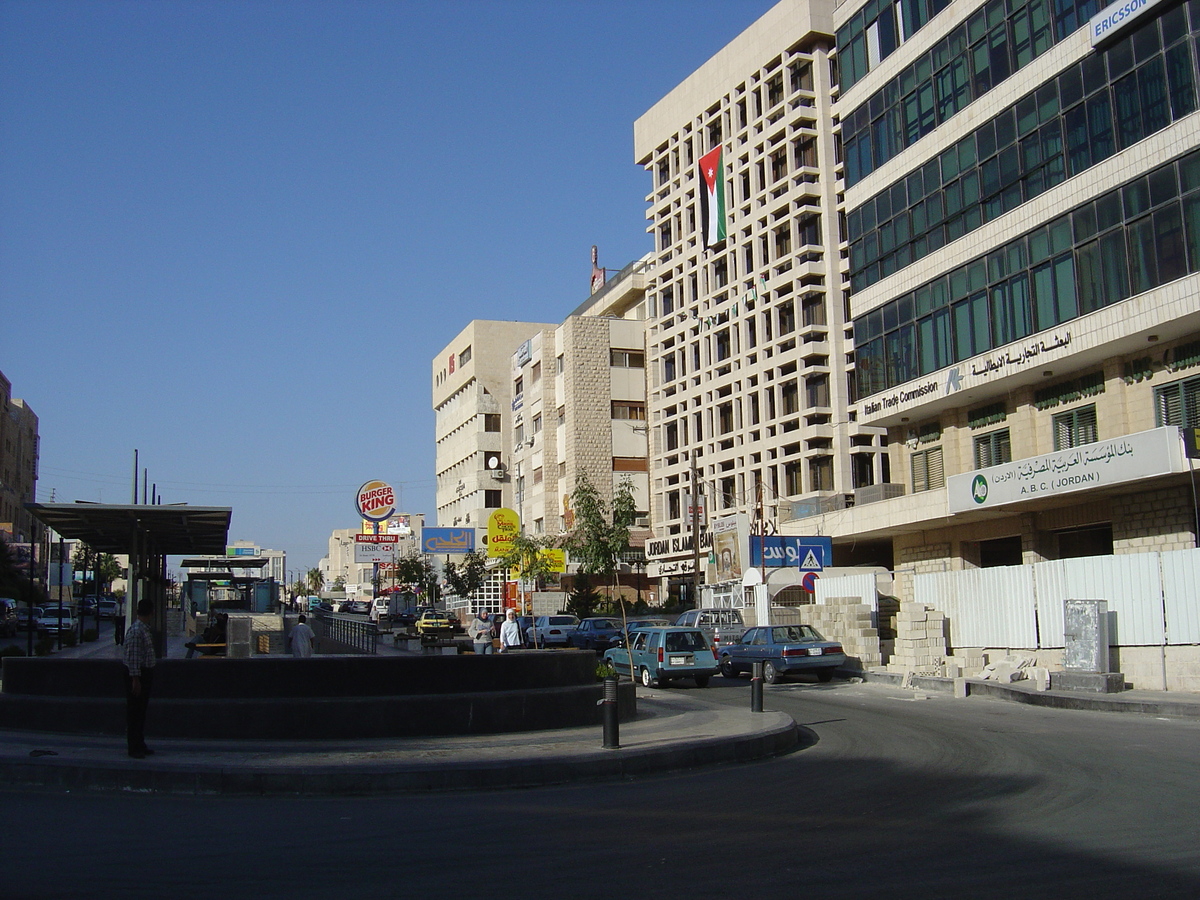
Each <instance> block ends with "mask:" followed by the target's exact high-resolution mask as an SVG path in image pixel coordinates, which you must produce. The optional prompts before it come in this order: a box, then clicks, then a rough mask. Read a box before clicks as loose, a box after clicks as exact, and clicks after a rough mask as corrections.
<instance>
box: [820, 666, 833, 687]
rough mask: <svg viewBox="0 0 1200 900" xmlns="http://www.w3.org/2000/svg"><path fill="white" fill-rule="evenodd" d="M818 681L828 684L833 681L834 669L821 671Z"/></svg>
mask: <svg viewBox="0 0 1200 900" xmlns="http://www.w3.org/2000/svg"><path fill="white" fill-rule="evenodd" d="M817 681H819V682H821V683H822V684H828V683H829V682H831V681H833V669H821V670H819V671H818V672H817Z"/></svg>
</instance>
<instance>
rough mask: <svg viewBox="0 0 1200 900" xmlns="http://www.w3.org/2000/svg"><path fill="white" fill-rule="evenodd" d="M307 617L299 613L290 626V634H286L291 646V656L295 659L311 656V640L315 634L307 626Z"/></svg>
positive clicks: (314, 637)
mask: <svg viewBox="0 0 1200 900" xmlns="http://www.w3.org/2000/svg"><path fill="white" fill-rule="evenodd" d="M307 621H308V620H307V617H306V616H305V615H304V614H303V613H301V615H300V619H299V621H297V622H296V624H295V626H294V627H293V628H292V631H291V634H289V635H288V643H289V644H290V645H291V647H292V656H294V657H296V659H308V658H309V657H310V656H312V652H313V641H314V640H315V639H316V635H315V634H313V630H312V629H311V628H309V627H308V624H307Z"/></svg>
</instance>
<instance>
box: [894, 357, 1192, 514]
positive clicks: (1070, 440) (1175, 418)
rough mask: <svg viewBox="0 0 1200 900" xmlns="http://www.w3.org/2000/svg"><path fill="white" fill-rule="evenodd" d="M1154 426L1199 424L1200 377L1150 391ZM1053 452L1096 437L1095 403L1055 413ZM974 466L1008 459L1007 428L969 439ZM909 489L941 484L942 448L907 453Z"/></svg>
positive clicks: (987, 464)
mask: <svg viewBox="0 0 1200 900" xmlns="http://www.w3.org/2000/svg"><path fill="white" fill-rule="evenodd" d="M1154 409H1155V425H1156V426H1158V427H1162V426H1164V425H1174V426H1176V427H1179V428H1198V427H1200V376H1193V377H1192V378H1185V379H1184V380H1182V381H1176V382H1173V383H1172V384H1166V385H1163V386H1162V387H1159V388H1156V389H1155V391H1154ZM1051 429H1052V430H1053V435H1054V449H1055V451H1059V450H1067V449H1069V448H1071V447H1079V446H1081V445H1083V444H1091V443H1094V442H1095V441H1098V440H1100V434H1099V430H1098V428H1097V425H1096V406H1095V404H1089V405H1087V406H1080V407H1077V408H1075V409H1071V410H1067V411H1066V412H1063V413H1059V414H1058V415H1056V416H1053V417H1052V419H1051ZM972 444H973V446H972V451H973V462H974V467H975V468H976V469H986V468H987V467H989V466H998V465H1002V464H1004V463H1007V462H1012V445H1011V442H1010V439H1009V431H1008V429H1007V428H1001V429H999V430H997V431H991V432H988V433H987V434H981V435H979V436H977V437H976V438H975V439H974V440H973V441H972ZM911 469H912V483H913V492H914V493H915V492H917V491H928V490H934V489H936V488H940V487H944V486H945V473H944V471H943V469H942V448H941V447H929V448H927V449H924V450H920V451H916V452H914V453H913V454H912V456H911Z"/></svg>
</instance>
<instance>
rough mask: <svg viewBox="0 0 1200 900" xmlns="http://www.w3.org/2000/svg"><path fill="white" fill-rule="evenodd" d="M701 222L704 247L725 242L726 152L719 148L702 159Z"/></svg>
mask: <svg viewBox="0 0 1200 900" xmlns="http://www.w3.org/2000/svg"><path fill="white" fill-rule="evenodd" d="M700 178H701V180H703V182H704V189H703V190H701V191H700V221H701V223H702V227H703V229H704V246H705V247H715V246H716V245H717V244H720V243H722V242H723V241H724V240H725V237H726V234H725V151H724V148H722V147H718V148H717V149H716V150H713V151H712V152H711V153H709V154H707V155H706V156H702V157H700Z"/></svg>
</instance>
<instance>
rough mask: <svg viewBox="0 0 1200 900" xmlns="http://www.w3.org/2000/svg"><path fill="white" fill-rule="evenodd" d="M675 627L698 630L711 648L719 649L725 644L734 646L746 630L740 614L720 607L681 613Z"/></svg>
mask: <svg viewBox="0 0 1200 900" xmlns="http://www.w3.org/2000/svg"><path fill="white" fill-rule="evenodd" d="M675 624H676V625H684V626H689V627H692V628H699V629H700V630H701V631H703V632H704V633H705V634H706V635H707V636H708V640H709V643H711V644H712V645H713V647H716V648H720V647H722V646H724V645H725V644H736V643H737V642H738V641H739V640H740V639H741V637H742V633H743V632H744V631H745V630H746V623H745V622H743V621H742V614H741V613H740V612H738V611H737V610H736V609H729V608H727V607H720V608H715V609H689V610H688V611H687V612H685V613H681V614H680V616H679V618H677V619H676V620H675Z"/></svg>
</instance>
